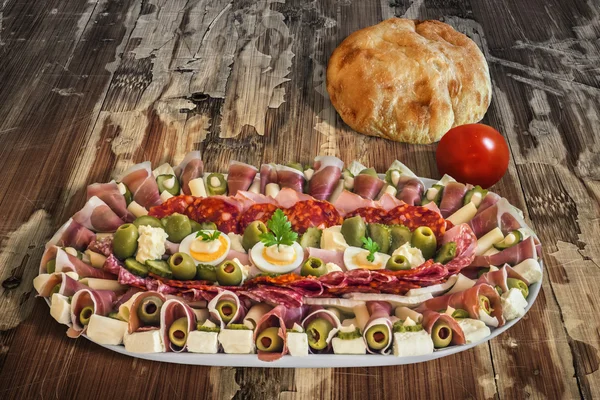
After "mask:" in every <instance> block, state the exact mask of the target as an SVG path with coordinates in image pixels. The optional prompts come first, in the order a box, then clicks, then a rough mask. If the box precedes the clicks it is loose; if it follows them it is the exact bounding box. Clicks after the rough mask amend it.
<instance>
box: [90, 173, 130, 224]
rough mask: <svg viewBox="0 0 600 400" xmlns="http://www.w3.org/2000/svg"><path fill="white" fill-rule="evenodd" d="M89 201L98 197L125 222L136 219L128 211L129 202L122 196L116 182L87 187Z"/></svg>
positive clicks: (94, 184)
mask: <svg viewBox="0 0 600 400" xmlns="http://www.w3.org/2000/svg"><path fill="white" fill-rule="evenodd" d="M86 193H87V199H88V200H89V199H91V198H92V197H94V196H96V197H98V198H99V199H100V200H102V201H103V202H104V203H106V205H107V206H109V207H110V209H111V210H113V212H114V213H115V214H116V215H117V216H118V217H119V218H121V219H122V220H123V221H126V222H131V221H133V220H134V219H135V217H134V216H133V214H131V213H130V212H129V211H128V210H127V201H126V200H125V196H123V195H122V194H121V191H120V190H119V186H118V185H117V183H116V182H115V181H112V182H108V183H93V184H91V185H89V186H88V187H87V192H86Z"/></svg>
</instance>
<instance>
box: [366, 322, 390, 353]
mask: <svg viewBox="0 0 600 400" xmlns="http://www.w3.org/2000/svg"><path fill="white" fill-rule="evenodd" d="M365 339H366V340H367V345H368V346H369V348H370V349H371V350H382V349H385V348H386V347H387V346H388V344H390V333H389V330H388V327H387V326H386V325H384V324H377V325H373V326H371V327H370V328H369V329H367V331H366V332H365Z"/></svg>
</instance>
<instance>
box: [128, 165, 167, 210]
mask: <svg viewBox="0 0 600 400" xmlns="http://www.w3.org/2000/svg"><path fill="white" fill-rule="evenodd" d="M120 181H121V182H123V183H124V184H125V185H126V186H127V187H128V188H129V190H130V191H131V194H132V196H133V200H135V201H136V202H137V203H139V204H140V205H141V206H142V207H146V208H150V207H154V206H157V205H159V204H161V203H162V200H161V199H160V193H158V185H157V184H156V180H155V179H154V175H152V164H151V163H150V161H146V162H143V163H140V164H136V165H134V166H132V167H130V168H129V169H127V170H126V171H125V172H124V173H123V175H122V176H121V179H120Z"/></svg>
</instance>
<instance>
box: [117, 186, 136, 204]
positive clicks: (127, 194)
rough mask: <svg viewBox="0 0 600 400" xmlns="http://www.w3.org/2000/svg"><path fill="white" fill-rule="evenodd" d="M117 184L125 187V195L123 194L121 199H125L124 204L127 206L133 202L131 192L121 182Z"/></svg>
mask: <svg viewBox="0 0 600 400" xmlns="http://www.w3.org/2000/svg"><path fill="white" fill-rule="evenodd" d="M117 184H119V185H123V186H124V187H125V193H124V194H123V197H125V204H127V205H129V203H131V202H132V201H133V194H131V190H129V188H128V187H127V185H126V184H124V183H123V182H118V183H117Z"/></svg>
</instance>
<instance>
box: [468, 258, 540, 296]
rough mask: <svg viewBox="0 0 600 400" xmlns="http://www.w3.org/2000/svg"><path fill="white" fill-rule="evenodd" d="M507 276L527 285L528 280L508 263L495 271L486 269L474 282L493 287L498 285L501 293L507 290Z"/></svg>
mask: <svg viewBox="0 0 600 400" xmlns="http://www.w3.org/2000/svg"><path fill="white" fill-rule="evenodd" d="M508 278H515V279H520V280H522V281H523V282H525V284H527V285H529V282H527V280H525V279H524V278H523V277H522V276H521V275H520V274H519V273H517V272H516V271H515V270H514V269H512V267H511V266H510V265H508V264H506V265H504V266H503V267H502V268H500V269H498V270H496V271H488V272H486V273H484V274H483V275H481V276H480V277H479V279H478V280H477V282H475V284H476V285H477V284H480V283H487V284H488V285H490V286H493V287H494V288H495V287H496V286H498V287H499V288H500V289H502V293H506V292H508V281H507V279H508Z"/></svg>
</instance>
